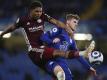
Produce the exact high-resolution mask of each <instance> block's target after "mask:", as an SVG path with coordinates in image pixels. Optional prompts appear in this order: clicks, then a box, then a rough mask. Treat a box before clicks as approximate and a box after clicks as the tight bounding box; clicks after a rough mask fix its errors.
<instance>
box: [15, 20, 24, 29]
mask: <svg viewBox="0 0 107 80" xmlns="http://www.w3.org/2000/svg"><path fill="white" fill-rule="evenodd" d="M15 26H16V27H18V28H19V27H22V26H23V21H22V19H21V18H17V20H16V22H15Z"/></svg>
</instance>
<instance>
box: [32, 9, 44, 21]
mask: <svg viewBox="0 0 107 80" xmlns="http://www.w3.org/2000/svg"><path fill="white" fill-rule="evenodd" d="M41 15H42V7H37V8H35V9H32V10H31V11H30V16H31V17H32V18H34V19H38V18H40V17H41Z"/></svg>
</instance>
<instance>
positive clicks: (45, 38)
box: [40, 31, 52, 44]
mask: <svg viewBox="0 0 107 80" xmlns="http://www.w3.org/2000/svg"><path fill="white" fill-rule="evenodd" d="M49 36H50V32H49V31H48V32H46V33H43V34H42V35H41V37H40V39H41V40H42V41H43V42H44V43H47V44H51V43H52V39H51V38H50V37H49Z"/></svg>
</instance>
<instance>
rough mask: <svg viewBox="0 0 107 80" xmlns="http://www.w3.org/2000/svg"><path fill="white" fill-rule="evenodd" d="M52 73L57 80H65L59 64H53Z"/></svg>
mask: <svg viewBox="0 0 107 80" xmlns="http://www.w3.org/2000/svg"><path fill="white" fill-rule="evenodd" d="M54 75H55V76H56V77H57V79H58V80H65V72H64V71H63V69H62V68H61V67H60V66H59V65H57V66H55V68H54Z"/></svg>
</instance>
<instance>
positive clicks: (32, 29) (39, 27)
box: [28, 25, 43, 32]
mask: <svg viewBox="0 0 107 80" xmlns="http://www.w3.org/2000/svg"><path fill="white" fill-rule="evenodd" d="M28 29H29V31H30V32H35V31H39V30H43V26H42V25H41V26H38V27H36V26H35V27H30V28H28Z"/></svg>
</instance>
